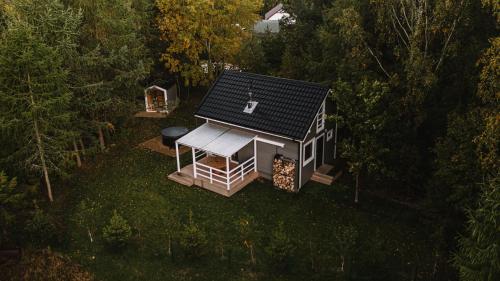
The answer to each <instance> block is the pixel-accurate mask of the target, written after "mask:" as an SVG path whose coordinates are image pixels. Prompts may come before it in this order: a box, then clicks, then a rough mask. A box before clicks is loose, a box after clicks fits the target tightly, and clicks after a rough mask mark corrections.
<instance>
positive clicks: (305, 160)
mask: <svg viewBox="0 0 500 281" xmlns="http://www.w3.org/2000/svg"><path fill="white" fill-rule="evenodd" d="M315 140H316V138H312V139H311V140H310V141H308V142H307V143H306V144H304V146H303V147H302V150H303V151H302V155H304V161H302V167H305V166H306V165H307V164H309V163H310V162H311V161H313V160H314V154H315V150H314V148H315V147H314V146H315V145H314V144H315ZM309 144H311V157H309V158H308V159H305V157H306V147H307V146H308V145H309Z"/></svg>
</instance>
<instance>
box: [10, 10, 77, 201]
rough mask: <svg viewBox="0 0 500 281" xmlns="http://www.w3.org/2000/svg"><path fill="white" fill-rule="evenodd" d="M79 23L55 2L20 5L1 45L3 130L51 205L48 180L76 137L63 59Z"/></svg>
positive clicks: (72, 45) (59, 170) (62, 164)
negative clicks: (40, 180)
mask: <svg viewBox="0 0 500 281" xmlns="http://www.w3.org/2000/svg"><path fill="white" fill-rule="evenodd" d="M79 23H80V15H79V14H78V13H75V12H73V11H72V10H71V9H66V8H64V6H63V5H62V4H61V3H60V2H59V1H57V0H43V1H31V0H19V1H16V2H14V4H13V9H12V13H11V16H10V17H9V25H8V28H7V29H6V31H5V32H4V33H3V35H2V40H1V43H0V84H1V85H0V102H1V104H2V105H1V109H2V110H1V113H0V124H1V125H0V126H1V127H2V131H3V132H5V133H6V134H8V135H9V136H11V137H12V138H14V139H16V142H17V143H18V144H19V147H18V150H17V151H16V152H15V153H13V154H12V155H11V157H10V158H11V159H12V161H19V163H23V164H24V165H23V167H24V168H25V169H26V170H29V171H34V172H36V173H41V174H42V175H43V178H44V180H45V186H46V188H47V193H48V197H49V200H50V201H52V200H53V196H52V185H51V181H50V176H49V175H50V174H51V173H58V174H61V173H63V172H64V169H65V167H66V165H65V164H66V163H65V162H66V155H67V151H66V150H67V147H68V144H69V141H70V139H71V136H72V134H73V132H72V130H71V128H70V126H69V125H70V122H71V118H72V115H71V111H70V103H71V100H72V96H71V91H70V90H69V82H68V71H69V69H68V67H67V65H66V63H65V59H66V58H67V55H68V54H69V53H71V51H72V49H73V48H75V43H76V37H77V35H78V25H79Z"/></svg>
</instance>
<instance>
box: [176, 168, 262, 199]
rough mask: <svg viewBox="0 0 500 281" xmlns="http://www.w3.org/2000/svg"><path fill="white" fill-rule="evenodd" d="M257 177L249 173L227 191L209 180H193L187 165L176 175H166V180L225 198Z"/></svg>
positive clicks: (256, 174)
mask: <svg viewBox="0 0 500 281" xmlns="http://www.w3.org/2000/svg"><path fill="white" fill-rule="evenodd" d="M258 177H259V173H257V172H251V173H249V174H248V175H246V176H245V177H244V178H243V181H236V182H235V183H233V184H232V185H231V188H230V189H229V190H227V189H226V186H225V185H223V184H221V183H218V182H213V183H210V180H208V179H206V178H203V177H198V178H194V177H193V165H192V164H190V165H187V166H185V167H184V168H182V169H181V172H180V173H178V172H177V171H176V172H173V173H172V174H170V175H168V178H169V179H170V180H172V181H175V182H177V183H180V184H182V185H186V186H193V185H195V186H198V187H201V188H204V189H207V190H210V191H212V192H215V193H218V194H220V195H223V196H226V197H231V196H232V195H234V194H235V193H236V192H238V191H240V190H242V189H243V188H244V187H245V186H247V185H248V184H250V183H251V182H253V181H254V180H255V179H257V178H258Z"/></svg>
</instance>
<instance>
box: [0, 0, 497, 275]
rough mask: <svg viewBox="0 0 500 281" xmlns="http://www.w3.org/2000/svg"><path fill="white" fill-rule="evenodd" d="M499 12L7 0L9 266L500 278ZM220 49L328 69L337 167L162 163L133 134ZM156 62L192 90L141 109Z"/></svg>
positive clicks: (93, 271)
mask: <svg viewBox="0 0 500 281" xmlns="http://www.w3.org/2000/svg"><path fill="white" fill-rule="evenodd" d="M279 3H283V7H284V8H283V9H284V10H285V11H286V12H287V13H289V14H290V17H287V18H285V19H284V20H282V21H281V22H280V31H279V33H271V32H267V33H265V34H256V33H254V32H253V26H254V24H255V23H256V22H257V21H258V20H259V19H261V18H262V17H263V16H264V14H265V13H266V12H267V11H268V10H270V9H271V8H273V7H274V6H275V5H277V4H279ZM499 27H500V2H499V1H495V0H284V1H276V0H264V1H262V0H0V271H1V272H2V273H0V277H1V276H6V278H7V279H6V280H75V281H76V280H166V279H167V280H460V281H472V280H488V281H493V280H500V235H499V233H500V177H499V172H500V161H499V158H498V154H499V146H500V141H499V139H500V33H499ZM225 68H226V69H227V68H232V69H240V70H244V71H248V72H253V73H258V74H264V75H270V76H277V77H284V78H289V79H297V80H305V81H311V82H316V83H320V84H322V85H324V86H326V87H328V88H330V89H331V95H330V96H329V97H328V98H329V99H331V101H332V102H333V103H334V104H335V105H336V107H337V109H338V111H337V113H335V114H333V115H331V116H328V119H329V120H330V121H332V122H337V123H338V125H339V141H340V146H339V153H340V157H341V158H342V160H343V163H344V165H345V167H344V175H343V177H342V178H341V180H340V182H339V183H338V184H337V183H335V184H334V185H333V186H331V187H318V186H314V185H313V184H311V186H306V187H305V188H304V190H305V192H304V193H303V194H302V193H301V194H297V195H290V194H284V193H280V192H278V191H274V190H272V188H270V186H267V184H266V183H265V182H264V183H256V185H255V188H252V189H251V190H250V189H249V190H248V191H245V192H244V193H242V194H241V195H238V196H236V197H237V198H236V199H234V200H233V198H231V200H229V201H224V200H227V199H224V198H219V197H216V196H215V195H207V194H205V193H201V192H199V191H198V192H197V191H191V190H188V189H187V188H185V187H184V188H183V187H177V186H175V185H173V184H172V183H169V182H167V179H166V174H167V170H168V169H170V170H172V169H174V168H173V167H174V165H175V163H174V162H175V160H168V161H167V160H165V159H164V158H161V157H159V156H157V155H154V154H146V153H145V152H141V151H140V150H137V149H136V148H135V147H136V146H137V143H139V142H140V141H142V140H143V139H144V138H145V137H146V136H152V135H154V134H155V133H156V134H157V133H158V129H159V128H160V127H165V125H179V124H183V125H186V126H189V127H193V126H194V125H195V124H196V121H195V120H194V119H193V117H192V113H193V110H194V108H195V107H196V106H197V104H198V102H199V101H200V100H201V98H202V97H203V95H204V93H206V92H207V90H208V88H209V87H210V85H211V84H212V82H213V81H214V80H215V79H216V78H217V76H218V75H219V74H220V73H221V72H222V71H223V70H224V69H225ZM159 81H162V82H166V81H175V83H176V85H177V88H178V91H179V93H180V99H181V105H180V108H179V109H178V110H177V112H176V113H175V114H174V115H173V116H172V117H168V118H167V119H168V120H166V121H160V120H152V121H145V122H142V123H141V121H138V120H136V119H135V118H134V117H133V114H134V113H135V112H137V111H138V110H140V108H142V107H143V106H144V103H143V101H141V100H138V97H143V93H144V88H145V87H148V86H150V85H152V84H153V83H158V82H159ZM141 102H142V103H141ZM301 192H302V191H301ZM257 202H259V203H257ZM318 202H321V203H318ZM155 204H157V205H155ZM317 204H319V205H317ZM284 210H289V211H288V212H285V211H284ZM270 214H272V215H270ZM372 216H374V217H376V218H374V217H372ZM309 223H311V225H313V226H311V227H310V228H309V229H308V227H307V225H308V224H309ZM311 229H314V230H315V233H314V234H313V235H310V233H309V232H308V231H310V230H311ZM408 233H411V234H408ZM297 237H299V238H297ZM391 240H392V241H391ZM16 251H20V252H21V253H22V254H19V257H18V258H16V259H12V258H9V257H7V258H5V255H7V256H8V255H9V253H12V252H16ZM4 272H5V274H4ZM1 278H3V277H1ZM1 278H0V279H1ZM2 280H3V279H2Z"/></svg>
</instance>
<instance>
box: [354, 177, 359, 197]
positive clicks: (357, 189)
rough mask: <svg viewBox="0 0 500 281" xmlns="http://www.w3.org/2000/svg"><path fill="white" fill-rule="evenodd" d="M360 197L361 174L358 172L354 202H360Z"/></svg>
mask: <svg viewBox="0 0 500 281" xmlns="http://www.w3.org/2000/svg"><path fill="white" fill-rule="evenodd" d="M358 197H359V174H356V190H355V193H354V203H356V204H357V203H358Z"/></svg>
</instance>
